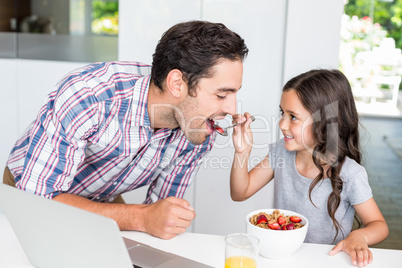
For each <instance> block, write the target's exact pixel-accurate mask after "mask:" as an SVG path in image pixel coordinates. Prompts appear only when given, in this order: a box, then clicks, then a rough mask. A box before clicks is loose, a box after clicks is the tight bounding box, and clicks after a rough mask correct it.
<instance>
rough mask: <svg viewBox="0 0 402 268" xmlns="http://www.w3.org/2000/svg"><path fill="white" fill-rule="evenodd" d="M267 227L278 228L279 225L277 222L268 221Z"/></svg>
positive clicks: (279, 227)
mask: <svg viewBox="0 0 402 268" xmlns="http://www.w3.org/2000/svg"><path fill="white" fill-rule="evenodd" d="M268 227H269V228H270V229H272V230H280V229H281V226H280V225H279V223H277V222H273V223H268Z"/></svg>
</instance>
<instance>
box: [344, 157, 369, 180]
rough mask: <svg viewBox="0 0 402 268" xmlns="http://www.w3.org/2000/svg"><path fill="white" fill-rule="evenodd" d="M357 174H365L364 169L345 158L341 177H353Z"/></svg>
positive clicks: (352, 160)
mask: <svg viewBox="0 0 402 268" xmlns="http://www.w3.org/2000/svg"><path fill="white" fill-rule="evenodd" d="M357 174H367V172H366V169H365V168H364V167H363V166H362V165H360V164H359V163H357V162H356V161H355V160H354V159H351V158H349V157H348V156H346V158H345V162H343V165H342V170H341V176H342V175H343V176H348V175H349V176H350V175H351V176H355V175H357Z"/></svg>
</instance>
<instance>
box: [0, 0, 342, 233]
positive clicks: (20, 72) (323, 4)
mask: <svg viewBox="0 0 402 268" xmlns="http://www.w3.org/2000/svg"><path fill="white" fill-rule="evenodd" d="M342 10H343V0H281V1H277V0H219V1H218V0H193V1H188V0H170V1H165V0H148V1H139V0H120V33H119V60H136V61H142V62H145V63H151V59H152V54H153V52H154V48H155V46H156V43H157V41H158V40H159V38H160V36H161V34H162V33H163V32H164V31H165V30H167V29H168V28H169V27H170V26H172V25H174V24H176V23H178V22H181V21H187V20H192V19H204V20H210V21H215V22H223V23H225V24H226V25H227V26H228V27H229V28H231V29H233V30H234V31H236V32H238V33H239V34H240V35H241V36H242V37H243V38H244V39H245V41H246V44H247V46H248V47H249V49H250V53H249V56H248V58H247V59H246V61H245V64H244V77H243V87H242V89H241V91H240V92H239V93H238V109H237V110H238V112H239V113H244V112H246V111H248V112H250V113H252V114H254V115H256V117H257V120H256V122H254V123H253V125H252V126H253V129H254V142H255V148H254V151H253V154H252V159H253V161H255V162H253V163H252V164H251V166H253V165H255V164H256V162H258V161H259V160H260V159H261V158H262V157H263V156H265V154H266V147H267V144H268V143H270V142H272V141H275V140H277V138H278V134H279V132H278V129H277V119H278V105H279V100H280V95H281V87H282V85H283V84H284V82H285V81H286V80H288V79H289V78H290V77H293V76H294V75H296V74H298V73H300V72H304V71H307V70H308V69H311V68H318V67H331V68H337V66H338V46H339V40H340V36H339V32H340V31H339V29H340V21H341V14H342ZM84 64H85V63H73V62H57V61H37V60H22V59H11V60H10V59H0V92H1V96H2V97H1V98H0V124H1V126H2V131H1V132H0V169H1V168H2V167H4V166H5V161H6V159H7V156H8V153H9V151H10V149H11V147H12V145H13V144H14V142H15V140H16V138H17V137H18V136H19V135H20V134H21V133H22V131H23V130H24V129H25V127H26V126H27V125H28V124H29V122H30V121H31V120H32V119H33V118H34V116H35V115H36V113H37V112H38V110H39V107H40V106H41V104H42V103H43V100H44V98H45V97H46V95H47V93H48V92H50V91H51V90H52V88H53V86H54V85H55V84H56V83H57V81H58V80H59V79H60V78H61V77H62V76H64V74H65V73H67V72H69V71H71V70H73V69H75V68H77V67H80V66H82V65H84ZM232 157H233V147H232V143H231V139H230V138H221V137H220V138H218V140H217V143H216V146H215V148H214V149H213V151H212V152H211V154H210V155H209V156H208V159H207V161H206V164H205V165H204V166H203V167H202V169H201V170H200V172H199V173H198V176H197V180H196V183H195V184H194V185H193V186H192V188H191V189H190V191H189V193H188V194H187V195H186V198H187V199H188V200H189V201H190V203H192V204H193V206H194V207H195V208H196V213H197V217H196V220H195V221H194V223H193V226H192V229H191V230H192V231H195V232H200V233H212V234H221V235H225V234H227V233H232V232H243V231H245V223H244V217H245V215H246V214H247V213H248V212H249V211H251V210H255V209H259V208H269V207H272V206H273V185H272V183H271V185H269V186H268V187H265V188H264V189H262V190H261V191H260V192H259V193H257V194H256V195H255V196H254V197H252V198H250V199H249V200H247V201H245V202H240V203H236V202H233V201H232V200H231V199H230V196H229V174H230V173H229V169H230V164H231V160H232ZM145 190H146V189H145V188H144V189H139V190H137V191H135V192H133V193H129V194H126V195H125V198H126V200H128V201H131V202H137V203H138V202H142V201H143V199H144V197H145Z"/></svg>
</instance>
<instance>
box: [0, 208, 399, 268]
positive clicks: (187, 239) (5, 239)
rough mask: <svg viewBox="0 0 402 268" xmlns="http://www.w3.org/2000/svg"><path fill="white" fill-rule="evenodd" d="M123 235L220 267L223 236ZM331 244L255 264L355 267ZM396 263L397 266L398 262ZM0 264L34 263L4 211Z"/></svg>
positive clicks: (378, 260)
mask: <svg viewBox="0 0 402 268" xmlns="http://www.w3.org/2000/svg"><path fill="white" fill-rule="evenodd" d="M121 234H122V236H124V237H126V238H131V239H135V240H137V241H138V242H141V243H144V244H148V245H150V246H152V247H155V248H158V249H161V250H164V251H168V252H172V253H175V254H177V255H181V256H184V257H186V258H189V259H193V260H196V261H199V262H202V263H205V264H208V265H211V266H213V267H224V249H225V242H224V236H219V235H208V234H196V233H184V234H182V235H179V236H177V237H175V238H173V239H170V240H162V239H159V238H155V237H152V236H150V235H147V234H145V233H141V232H121ZM332 247H333V246H331V245H319V244H307V243H305V244H303V245H302V247H301V248H300V249H299V250H298V251H297V252H296V253H295V254H294V255H293V256H292V257H290V258H288V259H284V260H270V259H266V258H263V257H260V258H259V259H258V267H275V266H276V265H280V266H281V267H298V268H300V267H309V268H311V267H320V268H321V267H325V268H330V267H334V268H339V267H356V266H353V265H352V262H351V259H350V257H349V255H347V254H346V253H344V252H340V253H338V254H337V255H335V256H329V255H328V252H329V251H330V250H331V249H332ZM371 251H372V252H373V255H374V261H373V263H372V264H370V265H368V266H367V267H369V268H375V267H380V268H384V267H401V263H402V250H387V249H376V248H372V249H371ZM398 265H399V266H398ZM0 267H2V268H3V267H4V268H8V267H34V266H32V265H31V264H30V262H29V260H28V259H27V257H26V255H25V253H24V251H23V249H22V247H21V245H20V244H19V242H18V240H17V237H16V236H15V234H14V231H13V230H12V228H11V226H10V224H9V223H8V220H7V218H6V216H5V215H4V214H0Z"/></svg>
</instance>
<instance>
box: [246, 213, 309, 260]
mask: <svg viewBox="0 0 402 268" xmlns="http://www.w3.org/2000/svg"><path fill="white" fill-rule="evenodd" d="M246 224H247V233H248V234H251V235H254V236H256V237H257V238H259V239H260V255H262V256H264V257H265V258H269V259H284V258H287V257H289V256H291V255H292V254H293V253H295V252H296V251H297V250H298V249H299V248H300V247H301V245H302V244H303V241H304V239H305V238H306V234H307V229H308V220H307V219H306V217H304V216H303V215H301V214H299V213H296V212H293V211H289V210H284V209H260V210H256V211H253V212H251V213H249V214H248V215H247V217H246Z"/></svg>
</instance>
